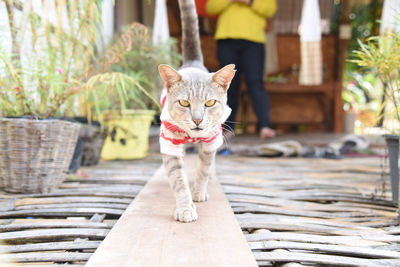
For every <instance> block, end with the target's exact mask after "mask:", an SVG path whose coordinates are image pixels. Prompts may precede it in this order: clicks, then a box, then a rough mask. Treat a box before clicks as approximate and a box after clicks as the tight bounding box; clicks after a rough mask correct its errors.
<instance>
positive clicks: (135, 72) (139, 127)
mask: <svg viewBox="0 0 400 267" xmlns="http://www.w3.org/2000/svg"><path fill="white" fill-rule="evenodd" d="M150 33H151V31H150V30H149V29H147V28H146V30H145V31H144V32H143V33H142V34H138V32H137V34H136V36H135V40H136V41H135V42H133V44H132V49H130V51H129V52H127V53H126V54H125V55H124V56H123V57H121V60H120V61H119V62H118V63H116V64H114V65H113V66H112V67H111V69H112V70H113V71H116V72H121V73H124V74H126V75H128V76H130V77H132V78H133V79H134V80H136V81H138V82H139V84H137V85H136V86H141V87H142V88H143V90H142V91H143V92H146V93H148V94H149V95H150V96H144V95H143V92H139V91H130V92H128V97H127V101H125V102H124V103H119V101H120V99H119V98H118V97H117V96H114V97H111V98H109V99H110V102H109V105H108V106H106V107H103V108H102V110H105V111H106V112H105V113H104V115H105V117H104V119H105V120H106V121H107V125H108V126H109V135H108V137H107V139H106V142H105V144H104V147H103V150H102V158H103V159H106V160H113V159H137V158H143V157H145V156H146V155H147V151H148V136H149V126H150V123H151V121H152V120H153V119H154V115H155V114H157V113H159V112H160V104H159V101H156V100H155V99H160V95H161V91H162V88H163V83H162V81H161V79H160V77H159V75H158V69H157V67H156V66H158V65H159V64H161V63H167V64H170V65H172V66H175V67H176V66H178V65H179V62H180V59H181V56H180V55H179V53H178V48H177V41H176V40H175V39H172V38H170V39H168V40H167V41H166V42H162V43H157V44H155V43H154V42H153V40H152V38H151V34H150ZM112 106H123V107H124V109H123V110H122V111H116V110H114V111H111V112H110V110H109V108H110V107H112Z"/></svg>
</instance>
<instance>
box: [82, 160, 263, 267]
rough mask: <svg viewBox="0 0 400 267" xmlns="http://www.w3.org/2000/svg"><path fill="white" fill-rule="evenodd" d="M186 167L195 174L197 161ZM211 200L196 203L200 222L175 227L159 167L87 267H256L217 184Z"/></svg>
mask: <svg viewBox="0 0 400 267" xmlns="http://www.w3.org/2000/svg"><path fill="white" fill-rule="evenodd" d="M186 162H187V163H186V165H187V166H188V170H191V171H192V172H194V171H195V168H194V167H195V161H194V159H193V158H192V157H190V158H187V159H186ZM191 176H192V175H190V174H189V177H191ZM209 195H210V200H209V201H208V202H204V203H196V206H197V211H198V214H199V219H198V220H197V221H196V222H194V223H180V222H177V221H175V220H174V219H173V217H172V214H173V211H174V207H175V200H174V197H173V193H172V191H171V190H170V188H169V185H168V181H167V178H166V176H165V174H164V169H163V167H161V168H160V169H159V170H158V171H157V172H156V174H155V175H154V176H153V178H152V179H151V180H150V181H149V183H148V184H147V185H146V186H145V188H144V189H143V190H142V191H141V192H140V194H139V195H138V196H137V197H136V199H135V200H134V201H133V202H132V204H131V205H130V206H129V207H128V208H127V210H126V211H125V212H124V214H123V215H122V216H121V218H120V219H119V220H118V222H117V223H116V224H115V226H114V228H113V229H112V230H111V232H110V233H109V234H108V236H107V237H106V239H105V240H104V241H103V242H102V243H101V245H100V246H99V248H98V249H97V250H96V252H95V254H94V255H93V256H92V257H91V258H90V260H89V262H88V263H87V265H86V266H87V267H91V266H93V267H101V266H130V267H131V266H192V267H195V266H202V267H205V266H210V267H211V266H212V267H213V266H238V267H242V266H249V267H250V266H257V263H256V261H255V259H254V256H253V254H252V253H251V251H250V249H249V247H248V244H247V243H246V240H245V238H244V236H243V234H242V231H241V229H240V227H239V224H238V222H237V221H236V218H235V216H234V214H233V212H232V209H231V207H230V206H229V203H228V201H227V199H226V197H225V195H224V193H223V191H222V188H221V186H220V184H219V181H216V180H213V181H212V182H211V183H210V184H209Z"/></svg>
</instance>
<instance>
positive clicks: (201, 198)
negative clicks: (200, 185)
mask: <svg viewBox="0 0 400 267" xmlns="http://www.w3.org/2000/svg"><path fill="white" fill-rule="evenodd" d="M192 198H193V201H194V202H205V201H207V200H208V199H209V198H210V197H209V196H208V194H207V191H200V190H199V191H197V190H195V191H193V193H192Z"/></svg>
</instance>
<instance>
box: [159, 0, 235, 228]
mask: <svg viewBox="0 0 400 267" xmlns="http://www.w3.org/2000/svg"><path fill="white" fill-rule="evenodd" d="M178 2H179V9H180V13H181V22H182V54H183V64H182V66H181V68H180V69H179V70H178V71H177V70H175V69H174V68H172V67H170V66H168V65H165V64H161V65H160V66H159V67H158V69H159V73H160V76H161V78H162V80H163V82H164V86H165V88H164V90H163V95H162V97H161V104H162V106H163V109H162V112H161V116H160V119H161V127H160V152H161V154H162V159H163V164H164V167H165V170H166V174H167V176H168V180H169V184H170V186H171V188H172V190H173V191H174V195H175V199H176V207H175V211H174V219H175V220H177V221H180V222H193V221H196V220H197V218H198V215H197V212H196V206H195V205H194V203H193V201H195V202H203V201H207V200H208V198H209V196H208V194H207V185H208V180H209V178H211V173H212V169H213V167H212V166H214V161H215V155H216V151H217V149H218V148H219V147H220V146H221V145H222V143H223V135H222V124H223V123H224V122H225V120H226V119H227V118H228V116H229V114H230V112H231V109H230V108H229V107H228V106H227V90H228V88H229V85H230V83H231V81H232V79H233V77H234V75H235V72H236V70H235V65H233V64H230V65H227V66H225V67H223V68H221V69H220V70H218V71H217V72H215V73H209V72H208V71H207V69H206V68H205V66H204V63H203V55H202V52H201V46H200V37H199V26H198V17H197V13H196V8H195V3H194V0H179V1H178ZM186 142H190V143H196V144H199V164H198V170H197V174H196V178H195V181H194V184H193V188H192V190H190V188H189V182H188V179H187V176H186V174H185V172H184V161H183V154H184V144H185V143H186Z"/></svg>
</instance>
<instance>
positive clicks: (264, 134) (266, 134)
mask: <svg viewBox="0 0 400 267" xmlns="http://www.w3.org/2000/svg"><path fill="white" fill-rule="evenodd" d="M275 135H276V132H275V131H274V130H272V129H271V128H268V127H263V128H261V131H260V138H261V139H266V138H271V137H275Z"/></svg>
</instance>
